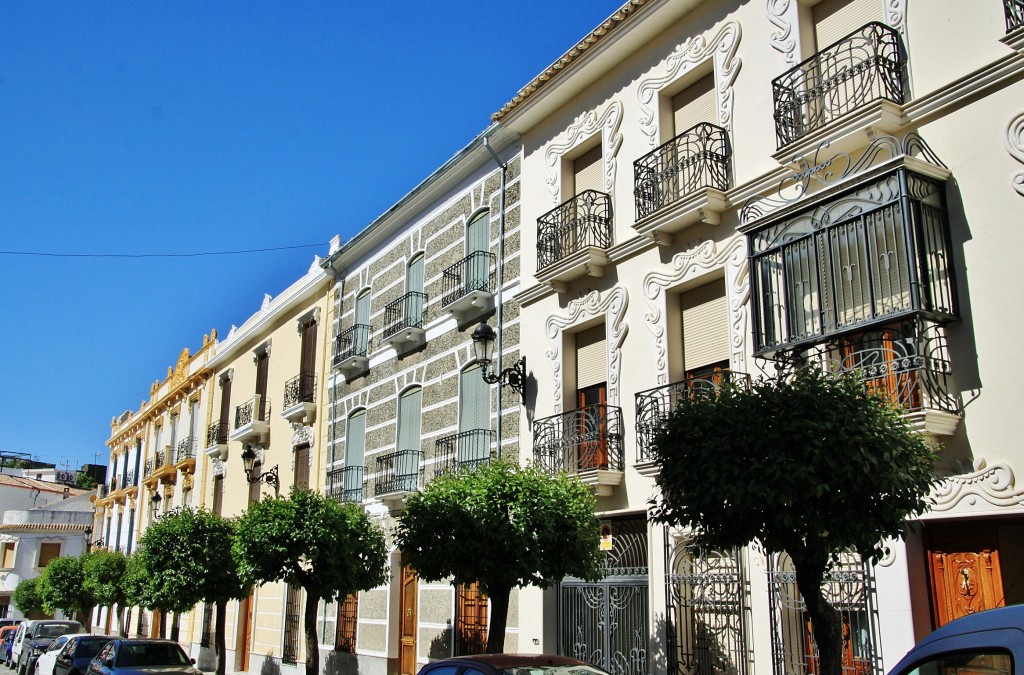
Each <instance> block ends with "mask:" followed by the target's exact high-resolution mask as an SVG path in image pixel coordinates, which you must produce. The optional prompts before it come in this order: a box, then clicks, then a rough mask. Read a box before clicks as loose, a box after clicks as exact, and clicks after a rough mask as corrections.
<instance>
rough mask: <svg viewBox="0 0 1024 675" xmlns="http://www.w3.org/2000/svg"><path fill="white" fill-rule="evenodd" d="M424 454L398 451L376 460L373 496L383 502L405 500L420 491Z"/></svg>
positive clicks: (418, 451) (416, 451)
mask: <svg viewBox="0 0 1024 675" xmlns="http://www.w3.org/2000/svg"><path fill="white" fill-rule="evenodd" d="M422 469H423V453H422V452H421V451H420V450H398V451H396V452H389V453H387V454H386V455H381V456H379V457H377V458H375V462H374V482H373V495H374V496H375V497H379V498H381V499H382V500H383V501H395V500H398V501H400V500H403V499H404V498H405V496H406V495H408V494H409V493H410V492H415V491H416V490H418V489H420V486H421V484H422V480H421V475H422Z"/></svg>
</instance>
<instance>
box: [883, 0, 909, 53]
mask: <svg viewBox="0 0 1024 675" xmlns="http://www.w3.org/2000/svg"><path fill="white" fill-rule="evenodd" d="M885 22H886V23H887V24H889V26H890V27H892V28H895V29H896V30H897V31H899V33H900V35H902V36H903V46H904V47H906V46H907V45H906V42H907V0H885Z"/></svg>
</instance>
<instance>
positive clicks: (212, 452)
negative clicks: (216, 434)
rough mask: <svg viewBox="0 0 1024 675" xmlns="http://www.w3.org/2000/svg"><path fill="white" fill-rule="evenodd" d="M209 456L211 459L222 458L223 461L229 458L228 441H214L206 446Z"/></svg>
mask: <svg viewBox="0 0 1024 675" xmlns="http://www.w3.org/2000/svg"><path fill="white" fill-rule="evenodd" d="M204 452H205V453H206V456H207V457H210V458H211V459H220V460H221V461H223V460H226V459H227V458H228V444H227V443H214V444H213V445H211V446H209V447H208V448H206V450H205V451H204Z"/></svg>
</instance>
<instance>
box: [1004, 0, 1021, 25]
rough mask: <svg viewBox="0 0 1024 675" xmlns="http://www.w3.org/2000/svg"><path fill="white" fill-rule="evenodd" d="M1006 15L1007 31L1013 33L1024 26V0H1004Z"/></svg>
mask: <svg viewBox="0 0 1024 675" xmlns="http://www.w3.org/2000/svg"><path fill="white" fill-rule="evenodd" d="M1003 13H1004V14H1005V15H1006V32H1007V33H1012V32H1013V31H1015V30H1017V29H1018V28H1020V27H1022V26H1024V0H1003Z"/></svg>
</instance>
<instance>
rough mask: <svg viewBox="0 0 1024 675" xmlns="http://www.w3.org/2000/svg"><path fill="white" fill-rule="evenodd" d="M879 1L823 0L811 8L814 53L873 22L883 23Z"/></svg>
mask: <svg viewBox="0 0 1024 675" xmlns="http://www.w3.org/2000/svg"><path fill="white" fill-rule="evenodd" d="M884 19H885V17H884V16H883V15H882V3H881V2H879V1H878V0H822V1H821V2H819V3H818V4H816V5H815V6H814V7H812V8H811V20H812V21H813V24H814V26H813V29H814V45H815V50H814V51H820V50H822V49H824V48H825V47H828V46H829V45H831V44H834V43H835V42H838V41H839V40H841V39H843V38H844V37H846V36H847V35H849V34H850V33H852V32H853V31H855V30H857V29H858V28H860V27H861V26H864V25H865V24H868V23H870V22H872V21H883V20H884Z"/></svg>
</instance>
